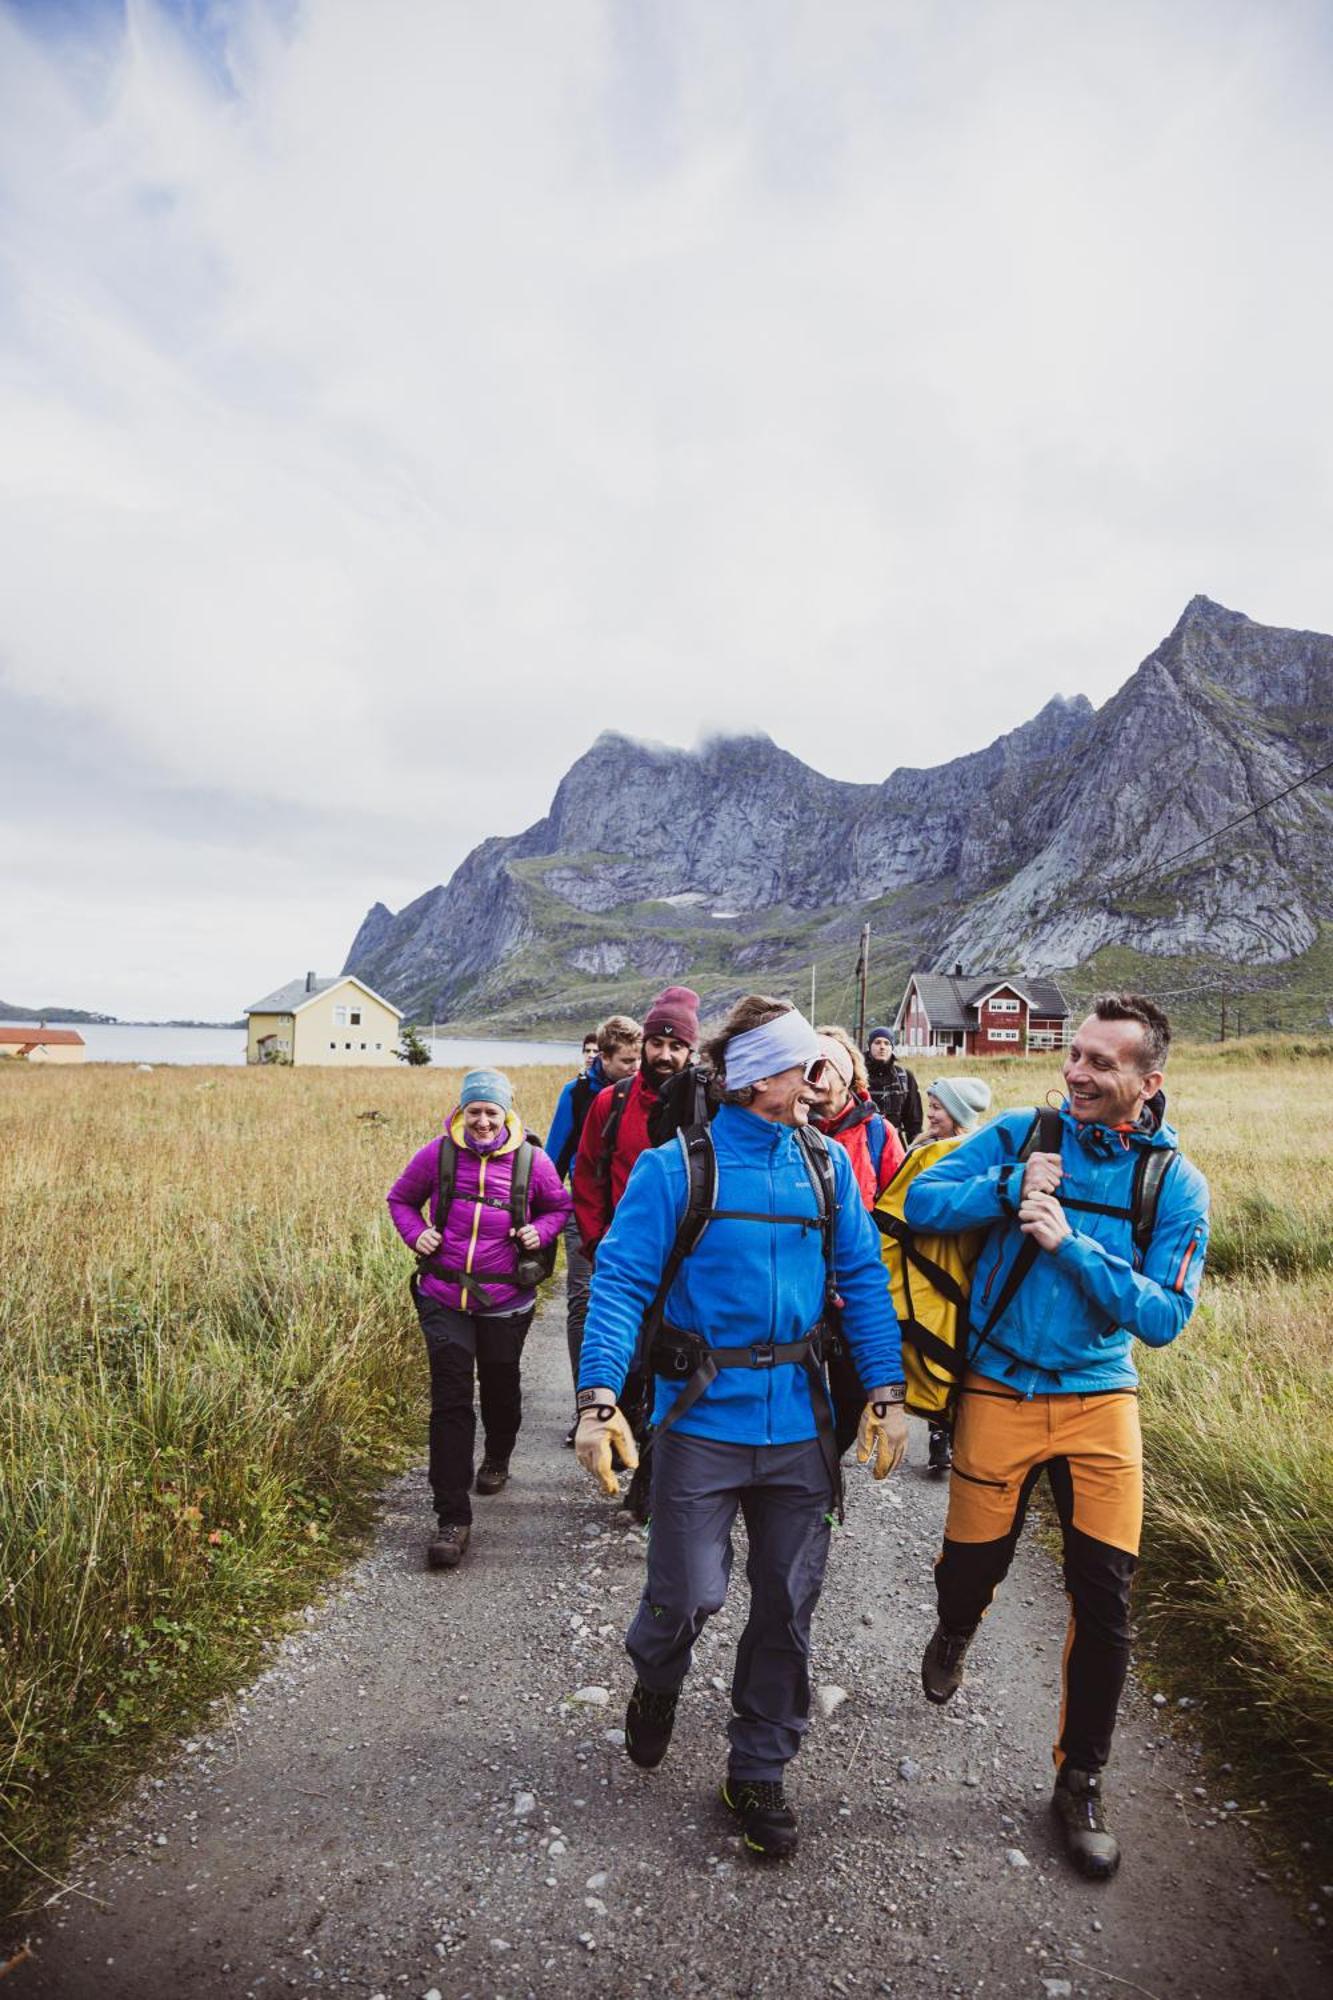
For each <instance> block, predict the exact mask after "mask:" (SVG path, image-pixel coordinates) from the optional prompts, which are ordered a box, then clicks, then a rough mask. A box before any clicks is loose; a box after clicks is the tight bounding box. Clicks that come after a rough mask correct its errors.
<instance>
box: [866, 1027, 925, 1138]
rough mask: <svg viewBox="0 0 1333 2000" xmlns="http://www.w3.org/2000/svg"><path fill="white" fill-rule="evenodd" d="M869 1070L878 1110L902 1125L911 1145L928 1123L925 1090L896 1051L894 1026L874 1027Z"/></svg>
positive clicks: (902, 1133) (868, 1053) (892, 1122)
mask: <svg viewBox="0 0 1333 2000" xmlns="http://www.w3.org/2000/svg"><path fill="white" fill-rule="evenodd" d="M866 1069H867V1071H868V1072H869V1075H870V1096H871V1100H872V1102H873V1103H874V1106H875V1109H876V1111H878V1112H879V1113H880V1115H881V1117H884V1118H887V1119H888V1121H889V1123H890V1125H895V1126H896V1127H897V1128H898V1134H899V1137H900V1138H901V1139H902V1142H903V1144H904V1145H905V1146H910V1145H911V1143H912V1141H913V1139H915V1138H916V1137H917V1136H918V1134H919V1133H920V1131H921V1127H922V1124H923V1122H924V1120H923V1117H922V1111H921V1092H920V1090H919V1089H918V1088H917V1081H916V1078H915V1077H914V1076H913V1075H912V1072H911V1070H910V1069H904V1068H903V1066H902V1064H901V1063H900V1062H899V1060H898V1058H897V1056H896V1055H895V1053H894V1047H893V1030H892V1028H872V1029H871V1030H870V1043H869V1046H868V1047H867V1049H866Z"/></svg>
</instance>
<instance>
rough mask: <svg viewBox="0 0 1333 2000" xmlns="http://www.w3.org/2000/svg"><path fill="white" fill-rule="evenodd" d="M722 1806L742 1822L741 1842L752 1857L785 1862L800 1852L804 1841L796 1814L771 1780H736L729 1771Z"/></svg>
mask: <svg viewBox="0 0 1333 2000" xmlns="http://www.w3.org/2000/svg"><path fill="white" fill-rule="evenodd" d="M722 1803H723V1805H724V1806H726V1807H727V1808H728V1809H729V1810H730V1811H731V1812H734V1813H735V1815H736V1817H737V1819H738V1820H739V1821H740V1823H741V1839H742V1840H743V1841H744V1842H745V1845H746V1846H747V1847H748V1848H749V1850H750V1852H751V1854H762V1855H763V1856H764V1858H765V1859H766V1860H768V1861H785V1860H786V1858H787V1856H788V1855H789V1854H794V1853H795V1852H796V1844H797V1841H798V1840H799V1839H800V1834H799V1832H798V1831H797V1826H796V1815H795V1813H794V1812H793V1811H792V1809H791V1807H790V1806H789V1805H788V1804H787V1800H786V1795H785V1794H784V1792H783V1789H782V1787H781V1785H779V1784H775V1783H774V1782H773V1781H772V1780H771V1779H768V1778H733V1777H732V1776H731V1774H730V1772H728V1774H727V1776H726V1777H725V1778H724V1779H723V1781H722Z"/></svg>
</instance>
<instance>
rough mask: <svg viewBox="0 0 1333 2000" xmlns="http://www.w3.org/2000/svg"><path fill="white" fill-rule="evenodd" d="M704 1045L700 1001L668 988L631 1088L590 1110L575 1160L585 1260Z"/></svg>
mask: <svg viewBox="0 0 1333 2000" xmlns="http://www.w3.org/2000/svg"><path fill="white" fill-rule="evenodd" d="M698 1042H699V996H698V994H697V993H692V992H691V991H690V989H689V987H688V986H668V987H667V989H666V991H665V992H663V993H659V994H658V996H657V998H656V1000H654V1001H653V1004H652V1006H651V1007H650V1008H649V1009H648V1013H647V1017H646V1019H645V1020H644V1024H643V1054H642V1055H641V1056H640V1058H639V1067H638V1071H637V1073H636V1075H635V1076H634V1078H633V1079H632V1081H630V1083H629V1084H628V1086H626V1085H625V1084H623V1083H622V1084H609V1085H608V1086H607V1088H606V1089H605V1090H602V1091H599V1092H598V1094H597V1096H596V1097H594V1099H593V1101H592V1103H591V1104H590V1105H589V1106H588V1115H587V1117H586V1118H585V1119H584V1121H583V1131H582V1133H581V1134H580V1137H579V1150H578V1152H577V1154H576V1155H575V1158H574V1181H573V1186H574V1218H575V1221H576V1222H577V1223H578V1227H579V1235H580V1237H581V1239H582V1242H583V1254H584V1255H585V1257H593V1256H595V1254H596V1251H597V1245H598V1244H599V1243H600V1242H601V1240H602V1238H603V1237H604V1236H605V1234H606V1232H607V1230H608V1229H609V1228H610V1227H611V1217H612V1215H613V1213H614V1211H615V1206H616V1203H617V1202H618V1201H619V1200H620V1197H621V1195H622V1194H624V1192H625V1183H626V1181H627V1180H628V1179H629V1174H630V1168H631V1167H632V1166H633V1165H634V1162H635V1161H636V1160H637V1159H638V1157H639V1155H640V1153H642V1152H646V1151H647V1149H648V1146H649V1144H650V1141H649V1137H648V1113H649V1112H650V1111H651V1109H652V1107H653V1101H654V1099H655V1098H656V1097H657V1095H658V1093H659V1091H660V1090H661V1088H662V1086H663V1084H665V1083H669V1082H670V1080H671V1078H672V1077H673V1076H675V1075H676V1073H677V1071H678V1070H682V1069H684V1067H685V1065H686V1063H687V1062H688V1061H689V1059H690V1057H691V1056H692V1055H693V1053H694V1051H695V1049H696V1047H697V1046H698Z"/></svg>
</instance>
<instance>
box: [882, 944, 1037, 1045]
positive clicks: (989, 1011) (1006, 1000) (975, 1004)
mask: <svg viewBox="0 0 1333 2000" xmlns="http://www.w3.org/2000/svg"><path fill="white" fill-rule="evenodd" d="M1069 1028H1070V1008H1069V1002H1068V1001H1067V1000H1066V999H1065V996H1064V994H1063V993H1062V992H1061V991H1060V988H1059V987H1058V986H1057V985H1056V984H1055V981H1054V980H1053V979H1029V978H1027V977H1026V976H1025V975H1019V974H1017V973H1012V972H973V973H965V972H964V971H963V968H962V966H961V965H956V966H955V967H954V969H953V971H952V972H914V973H913V974H912V976H911V978H910V979H909V980H908V982H907V991H906V992H905V993H904V994H903V997H902V1000H901V1002H900V1004H899V1007H898V1013H897V1016H896V1018H895V1021H894V1032H895V1034H896V1035H897V1037H898V1043H899V1046H900V1047H901V1048H902V1049H904V1050H905V1051H907V1052H910V1051H911V1050H913V1049H916V1050H921V1049H938V1050H940V1051H941V1052H942V1053H943V1054H945V1055H951V1056H953V1055H969V1056H1020V1055H1026V1054H1028V1053H1029V1052H1034V1053H1035V1052H1036V1051H1038V1050H1041V1049H1063V1048H1066V1047H1067V1046H1068V1043H1069Z"/></svg>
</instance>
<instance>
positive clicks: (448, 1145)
mask: <svg viewBox="0 0 1333 2000" xmlns="http://www.w3.org/2000/svg"><path fill="white" fill-rule="evenodd" d="M535 1150H536V1141H535V1140H534V1139H533V1137H532V1134H531V1133H528V1134H527V1135H526V1136H525V1138H524V1140H523V1144H522V1145H521V1146H520V1147H519V1149H518V1151H517V1152H516V1153H515V1154H514V1167H513V1172H512V1173H511V1175H510V1177H509V1193H508V1194H507V1195H506V1196H504V1197H503V1198H501V1197H500V1196H498V1195H490V1194H483V1195H468V1196H465V1197H464V1199H465V1200H469V1201H475V1202H477V1203H478V1204H479V1205H480V1206H481V1207H482V1208H507V1209H508V1210H509V1215H510V1221H511V1224H512V1226H513V1228H515V1229H522V1228H523V1227H524V1226H525V1224H526V1223H528V1222H529V1221H530V1220H531V1218H530V1216H529V1214H528V1189H529V1187H530V1186H531V1183H532V1155H533V1153H534V1151H535ZM457 1180H458V1147H457V1145H456V1144H455V1142H454V1140H453V1138H452V1136H451V1135H450V1134H449V1133H448V1132H446V1133H445V1134H444V1135H443V1137H442V1138H441V1140H440V1173H439V1182H438V1185H437V1188H436V1194H435V1214H434V1217H433V1218H432V1219H433V1221H434V1224H435V1227H436V1228H437V1229H438V1230H439V1232H440V1234H441V1236H443V1235H444V1223H445V1218H446V1216H447V1215H448V1213H449V1209H450V1207H451V1205H452V1203H453V1199H454V1189H455V1186H456V1184H457ZM558 1248H559V1238H558V1237H555V1238H552V1240H551V1242H550V1243H548V1244H547V1245H546V1247H545V1248H544V1249H541V1250H523V1249H520V1250H519V1251H518V1253H517V1257H516V1259H515V1263H514V1280H513V1281H514V1283H515V1284H516V1285H519V1286H521V1287H522V1289H523V1290H524V1291H529V1290H531V1289H532V1288H533V1287H534V1286H536V1285H540V1284H542V1283H543V1282H544V1281H545V1279H547V1278H549V1277H550V1275H551V1272H552V1271H553V1270H554V1269H555V1259H556V1252H557V1249H558ZM432 1261H433V1260H431V1259H427V1262H432ZM433 1268H434V1270H435V1273H436V1275H437V1276H438V1277H441V1278H448V1279H449V1280H450V1282H451V1283H453V1284H456V1285H465V1286H466V1287H467V1289H468V1291H470V1292H474V1293H475V1294H476V1296H477V1299H478V1301H479V1302H480V1304H481V1305H482V1307H483V1308H487V1307H489V1305H490V1303H491V1297H490V1293H489V1292H488V1291H487V1289H486V1286H485V1285H484V1284H483V1283H480V1282H478V1280H477V1278H476V1277H475V1276H474V1275H473V1273H472V1272H470V1271H457V1270H454V1269H453V1268H452V1267H449V1266H445V1265H443V1264H438V1263H436V1264H433Z"/></svg>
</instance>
